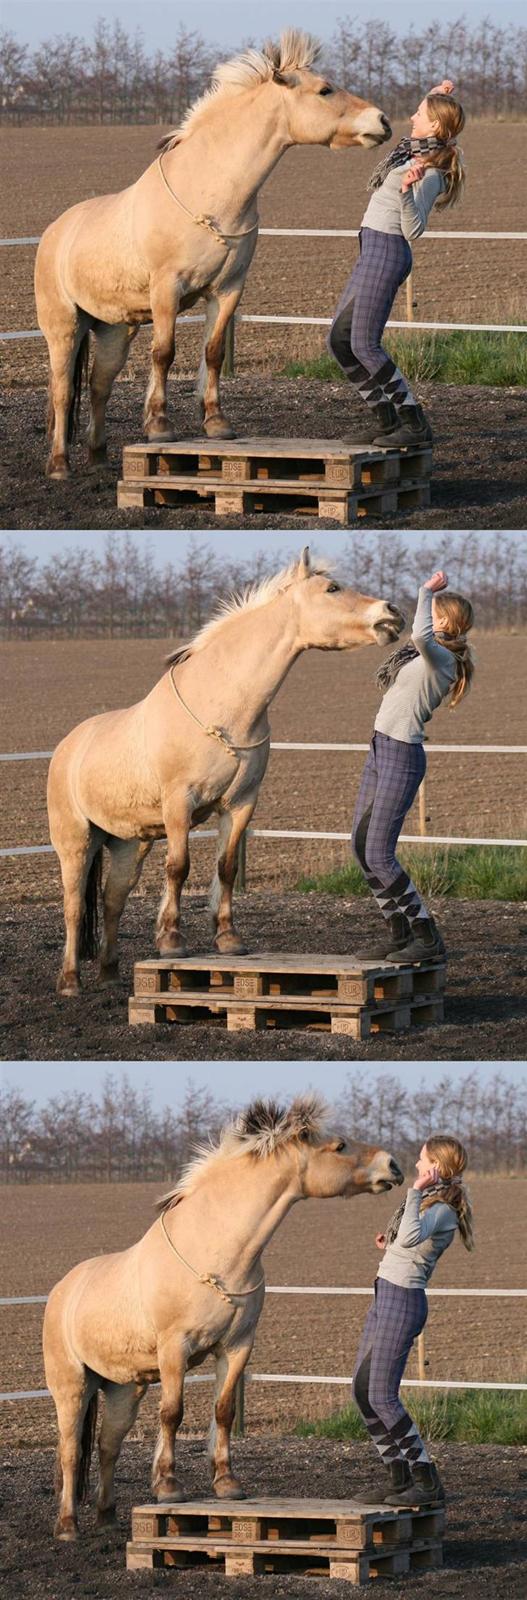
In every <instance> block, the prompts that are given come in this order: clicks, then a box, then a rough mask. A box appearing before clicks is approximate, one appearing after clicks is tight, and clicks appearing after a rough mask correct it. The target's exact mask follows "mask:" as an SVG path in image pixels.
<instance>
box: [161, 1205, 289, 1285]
mask: <svg viewBox="0 0 527 1600" xmlns="http://www.w3.org/2000/svg"><path fill="white" fill-rule="evenodd" d="M159 1221H160V1223H161V1227H162V1229H163V1233H164V1235H165V1239H166V1241H167V1244H169V1245H170V1249H171V1250H173V1252H174V1255H175V1256H177V1259H178V1261H181V1262H182V1265H183V1266H184V1267H188V1270H189V1272H191V1273H192V1274H193V1277H194V1278H197V1279H198V1283H204V1284H206V1285H207V1287H208V1288H209V1289H215V1290H216V1294H219V1295H220V1296H221V1299H222V1300H226V1301H227V1304H228V1305H230V1306H232V1305H235V1304H236V1301H237V1300H246V1299H247V1297H248V1296H249V1295H251V1294H256V1290H257V1289H261V1287H262V1284H263V1283H265V1278H264V1277H263V1275H262V1277H261V1278H259V1279H258V1283H253V1286H252V1289H235V1290H233V1291H230V1290H229V1289H224V1288H223V1284H221V1283H220V1281H219V1278H217V1277H216V1276H215V1274H214V1273H213V1272H196V1268H195V1267H193V1266H192V1265H191V1262H190V1261H186V1259H185V1256H182V1255H181V1252H180V1251H179V1250H177V1249H176V1246H175V1244H174V1243H173V1240H172V1239H171V1238H170V1234H169V1233H167V1228H166V1223H165V1218H164V1216H163V1215H161V1216H160V1218H159Z"/></svg>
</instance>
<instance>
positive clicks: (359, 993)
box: [128, 952, 446, 1039]
mask: <svg viewBox="0 0 527 1600" xmlns="http://www.w3.org/2000/svg"><path fill="white" fill-rule="evenodd" d="M445 976H446V968H445V966H444V965H443V964H441V963H437V962H428V963H427V962H423V963H422V964H421V965H420V966H414V967H401V966H390V965H389V964H388V963H387V962H382V963H379V962H377V963H375V962H367V961H358V960H357V959H356V957H354V956H338V955H317V954H315V955H289V954H280V953H276V952H272V953H270V954H264V955H260V956H228V957H227V956H219V955H218V956H187V957H183V956H164V957H163V956H158V957H156V958H154V959H153V960H149V961H137V962H136V964H135V968H134V993H133V995H132V997H131V999H130V1001H129V1012H128V1017H129V1021H130V1022H131V1023H159V1022H198V1021H199V1020H200V1019H203V1018H205V1019H206V1020H207V1021H209V1022H210V1020H211V1018H212V1017H218V1018H226V1020H227V1028H228V1029H229V1030H230V1031H233V1032H239V1031H240V1030H242V1029H250V1030H254V1029H256V1028H268V1027H274V1028H323V1029H326V1030H330V1031H331V1033H340V1034H343V1033H345V1034H348V1035H349V1036H350V1037H351V1038H353V1039H367V1038H368V1037H369V1035H370V1034H373V1033H379V1032H388V1033H393V1032H398V1031H399V1030H401V1029H403V1028H410V1027H413V1026H416V1025H423V1024H433V1023H438V1022H442V1021H443V991H444V987H445Z"/></svg>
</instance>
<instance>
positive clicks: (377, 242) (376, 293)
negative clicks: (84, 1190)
mask: <svg viewBox="0 0 527 1600" xmlns="http://www.w3.org/2000/svg"><path fill="white" fill-rule="evenodd" d="M453 87H454V85H453V84H452V83H451V82H450V79H449V78H445V79H444V81H443V83H440V84H438V86H437V87H436V88H434V89H431V90H430V93H429V94H427V95H425V98H424V100H422V101H421V104H420V105H419V106H418V108H417V111H416V112H415V114H414V116H413V117H412V118H411V135H410V137H408V138H404V139H401V140H400V142H399V144H398V145H396V146H395V149H394V150H391V151H390V154H389V155H388V156H386V157H385V159H384V161H381V162H379V165H378V166H377V167H375V169H374V171H373V173H372V176H371V178H370V182H369V185H368V187H369V188H370V189H371V190H373V193H372V197H371V200H370V202H369V205H368V207H367V209H366V211H365V213H364V216H363V219H362V223H361V228H360V232H359V245H360V255H359V260H358V261H357V263H356V266H355V267H354V269H353V272H352V274H351V277H350V278H349V279H348V282H347V284H346V287H345V289H344V291H343V294H342V295H341V297H340V300H339V303H338V306H337V310H336V312H335V319H334V322H333V326H332V328H331V331H330V333H329V337H328V347H329V349H330V351H331V354H332V355H333V356H334V357H335V360H336V361H338V364H339V366H340V367H341V368H342V371H343V372H344V373H345V375H346V377H347V378H349V381H350V383H353V384H354V385H355V387H356V390H357V394H358V395H360V398H361V400H364V401H365V403H366V405H367V406H369V409H370V412H371V414H372V417H371V424H370V426H369V428H368V427H367V428H366V429H365V431H364V432H362V433H361V432H360V431H359V432H357V433H354V435H353V440H352V442H353V444H373V445H385V446H390V447H391V446H394V447H395V446H397V447H400V446H402V445H415V444H425V443H427V442H430V441H431V439H432V433H431V429H430V425H429V423H428V421H427V418H426V416H425V414H424V411H423V408H422V406H420V405H418V404H417V402H416V400H415V399H414V396H413V394H412V391H411V389H410V385H409V383H408V382H407V380H406V378H405V377H403V374H402V372H400V371H399V368H398V367H396V366H395V363H394V362H393V361H392V360H391V358H390V356H388V355H387V353H386V351H385V350H383V348H382V345H381V339H382V336H383V332H384V329H385V326H386V323H387V321H388V317H389V315H390V311H391V309H392V305H393V302H394V300H395V296H396V294H397V290H398V289H399V288H400V286H401V284H402V283H404V281H405V278H407V277H408V274H409V272H411V268H412V251H411V248H410V243H411V241H412V240H413V239H418V238H419V237H420V235H421V234H422V233H424V231H425V228H426V225H427V222H428V218H429V215H430V212H431V210H432V207H433V206H434V205H435V204H436V202H437V204H438V205H440V206H451V205H454V204H455V202H456V200H458V199H459V197H460V195H461V193H462V189H463V183H464V169H463V162H462V159H461V152H460V151H458V149H457V147H456V136H457V134H458V133H460V132H461V130H462V128H463V127H464V124H465V116H464V112H463V109H462V107H461V106H460V105H459V102H458V101H457V100H453V99H452V90H453Z"/></svg>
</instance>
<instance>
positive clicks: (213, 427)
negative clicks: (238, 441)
mask: <svg viewBox="0 0 527 1600" xmlns="http://www.w3.org/2000/svg"><path fill="white" fill-rule="evenodd" d="M203 432H204V433H206V435H207V439H235V438H236V434H235V432H234V428H231V425H230V422H226V421H225V417H209V420H208V422H204V423H203Z"/></svg>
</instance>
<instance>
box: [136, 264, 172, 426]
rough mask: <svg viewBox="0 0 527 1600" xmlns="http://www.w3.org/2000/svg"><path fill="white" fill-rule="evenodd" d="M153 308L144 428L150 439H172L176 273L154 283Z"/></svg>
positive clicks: (152, 288) (152, 290) (151, 302)
mask: <svg viewBox="0 0 527 1600" xmlns="http://www.w3.org/2000/svg"><path fill="white" fill-rule="evenodd" d="M150 304H151V309H152V322H153V338H152V368H151V373H150V382H149V385H148V389H147V392H146V400H145V412H144V427H145V434H146V437H147V439H153V440H159V441H161V442H162V441H163V440H165V441H169V440H170V439H173V438H174V431H173V429H172V428H170V427H169V423H168V417H167V378H168V374H169V372H170V368H171V366H172V362H173V360H174V355H175V349H176V328H175V325H176V315H177V310H178V290H177V284H175V283H174V275H173V273H172V274H171V276H170V277H168V276H167V277H165V278H162V279H160V281H159V282H158V283H155V284H154V285H152V286H151V290H150Z"/></svg>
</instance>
